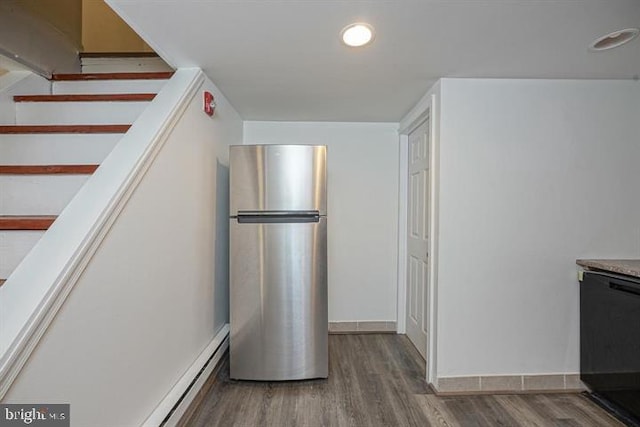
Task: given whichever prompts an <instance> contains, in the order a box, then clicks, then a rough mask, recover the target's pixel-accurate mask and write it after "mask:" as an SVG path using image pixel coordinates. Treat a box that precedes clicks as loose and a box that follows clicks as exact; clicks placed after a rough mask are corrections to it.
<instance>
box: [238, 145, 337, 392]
mask: <svg viewBox="0 0 640 427" xmlns="http://www.w3.org/2000/svg"><path fill="white" fill-rule="evenodd" d="M326 159H327V149H326V146H310V145H241V146H232V147H231V148H230V169H229V175H230V186H231V189H230V198H231V200H230V211H231V217H230V226H229V230H230V281H231V283H230V311H231V313H230V314H231V316H230V317H231V321H230V323H231V341H230V376H231V378H234V379H243V380H265V381H279V380H298V379H305V378H326V377H327V376H328V344H327V340H328V319H327V316H328V314H327V178H326V163H327V160H326Z"/></svg>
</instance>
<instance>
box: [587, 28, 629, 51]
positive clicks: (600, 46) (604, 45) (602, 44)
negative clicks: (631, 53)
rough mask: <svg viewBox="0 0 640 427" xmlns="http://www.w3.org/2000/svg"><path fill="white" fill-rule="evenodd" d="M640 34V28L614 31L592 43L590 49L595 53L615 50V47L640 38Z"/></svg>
mask: <svg viewBox="0 0 640 427" xmlns="http://www.w3.org/2000/svg"><path fill="white" fill-rule="evenodd" d="M638 33H640V29H638V28H627V29H624V30H620V31H614V32H613V33H609V34H607V35H606V36H602V37H600V38H598V39H597V40H596V41H594V42H593V43H591V45H590V46H589V49H590V50H595V51H599V50H608V49H613V48H614V47H618V46H622V45H623V44H625V43H629V42H630V41H631V40H633V39H635V38H636V37H638Z"/></svg>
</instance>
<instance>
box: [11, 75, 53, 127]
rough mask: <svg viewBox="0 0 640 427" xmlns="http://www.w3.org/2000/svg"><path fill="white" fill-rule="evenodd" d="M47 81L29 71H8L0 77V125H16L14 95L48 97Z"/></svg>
mask: <svg viewBox="0 0 640 427" xmlns="http://www.w3.org/2000/svg"><path fill="white" fill-rule="evenodd" d="M50 93H51V83H50V82H49V80H47V79H45V78H43V77H40V76H39V75H37V74H34V73H32V72H30V71H10V72H8V73H6V74H3V75H2V76H0V125H15V124H16V104H15V102H13V97H14V96H15V95H48V94H50Z"/></svg>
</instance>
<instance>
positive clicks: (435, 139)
mask: <svg viewBox="0 0 640 427" xmlns="http://www.w3.org/2000/svg"><path fill="white" fill-rule="evenodd" d="M424 101H426V102H423V103H421V105H420V106H419V107H418V109H417V111H416V113H417V116H416V117H415V118H413V119H412V120H410V121H409V122H408V123H400V127H399V129H398V133H399V137H400V138H399V139H400V147H399V148H400V167H399V169H400V176H399V188H398V190H399V191H398V199H399V200H398V202H399V203H398V206H399V207H398V301H397V304H398V307H397V319H396V320H397V330H398V333H400V334H404V333H406V312H407V221H408V209H407V205H408V199H409V198H408V188H409V187H408V179H407V178H408V177H407V175H408V173H409V158H408V156H409V150H408V147H409V134H410V133H411V132H412V131H413V130H415V129H416V128H417V127H418V126H420V125H421V124H422V122H424V121H425V120H429V139H430V140H429V225H428V227H429V238H430V240H429V242H430V243H429V257H428V262H427V266H428V268H429V280H428V285H427V311H428V313H427V332H428V336H427V349H426V354H427V366H426V380H427V382H428V383H430V384H433V383H435V381H436V372H437V370H436V369H437V358H436V355H437V351H436V350H437V343H438V340H437V318H438V316H437V289H438V268H437V266H438V262H437V260H438V224H439V221H438V212H439V204H438V201H439V187H440V185H439V184H440V182H439V176H440V170H439V152H440V134H439V126H438V124H439V112H438V103H437V101H438V100H437V98H436V95H435V94H432V95H431V96H430V97H428V98H427V99H424Z"/></svg>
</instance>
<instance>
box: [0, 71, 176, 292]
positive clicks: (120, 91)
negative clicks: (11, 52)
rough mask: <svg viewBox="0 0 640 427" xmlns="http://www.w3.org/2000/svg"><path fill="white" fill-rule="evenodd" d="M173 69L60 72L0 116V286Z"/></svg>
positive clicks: (15, 97) (15, 99)
mask: <svg viewBox="0 0 640 427" xmlns="http://www.w3.org/2000/svg"><path fill="white" fill-rule="evenodd" d="M172 74H173V73H171V72H152V73H130V72H124V73H104V74H96V73H87V74H58V75H54V76H53V78H52V82H51V94H40V95H19V96H14V98H13V100H14V103H15V108H16V114H15V117H16V121H15V123H10V124H0V286H2V285H3V284H4V283H5V280H6V279H7V278H8V277H9V275H10V273H11V271H13V269H14V268H15V267H16V266H17V264H18V263H19V262H20V261H21V260H22V259H23V258H24V257H25V256H26V255H27V253H28V252H29V251H30V250H31V248H32V247H33V246H34V245H35V244H36V243H37V241H38V240H39V239H40V238H41V237H42V235H43V234H44V233H45V232H46V230H47V229H48V228H49V227H50V226H51V225H52V224H53V223H54V221H55V219H56V217H57V215H58V214H59V213H60V212H61V211H62V209H64V207H65V206H66V205H67V204H68V202H69V201H70V200H71V199H72V198H73V196H74V195H75V194H76V193H77V191H78V190H79V189H80V188H81V187H82V185H83V184H84V183H85V182H86V180H87V179H89V177H90V176H91V174H93V173H94V172H95V171H96V169H97V168H98V167H99V164H100V163H101V161H102V160H103V159H104V158H105V157H106V156H107V155H108V153H109V152H110V151H111V150H112V149H113V147H114V146H115V145H116V143H117V142H118V140H119V139H120V138H121V136H122V135H123V134H124V133H126V132H127V131H128V129H129V127H130V126H131V124H132V123H133V121H134V120H135V119H136V118H137V116H138V115H139V114H140V113H141V112H142V111H143V110H144V109H145V108H146V106H147V105H148V103H149V102H150V101H152V100H153V98H154V97H155V95H156V93H157V92H158V91H159V90H160V88H161V87H162V86H163V85H164V83H165V82H166V80H167V79H168V78H170V77H171V75H172Z"/></svg>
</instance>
